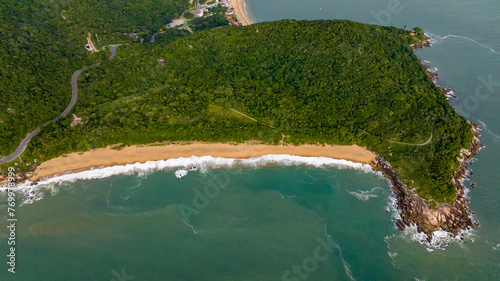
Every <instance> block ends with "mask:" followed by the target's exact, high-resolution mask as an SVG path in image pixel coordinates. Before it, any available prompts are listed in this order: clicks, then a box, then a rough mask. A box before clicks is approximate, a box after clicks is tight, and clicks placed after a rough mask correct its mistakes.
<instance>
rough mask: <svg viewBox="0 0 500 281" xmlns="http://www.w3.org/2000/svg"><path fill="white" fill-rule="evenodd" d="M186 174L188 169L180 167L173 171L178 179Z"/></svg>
mask: <svg viewBox="0 0 500 281" xmlns="http://www.w3.org/2000/svg"><path fill="white" fill-rule="evenodd" d="M187 174H188V171H187V170H184V169H181V170H177V171H175V176H176V177H177V178H178V179H182V178H183V177H185V176H187Z"/></svg>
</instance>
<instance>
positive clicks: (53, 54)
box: [0, 0, 188, 156]
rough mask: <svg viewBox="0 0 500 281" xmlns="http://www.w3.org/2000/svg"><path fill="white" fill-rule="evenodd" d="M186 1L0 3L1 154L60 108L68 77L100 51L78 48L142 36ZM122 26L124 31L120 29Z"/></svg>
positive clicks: (176, 13)
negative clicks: (90, 40) (91, 41)
mask: <svg viewBox="0 0 500 281" xmlns="http://www.w3.org/2000/svg"><path fill="white" fill-rule="evenodd" d="M187 7H188V0H150V1H140V0H104V1H103V0H100V1H97V0H28V1H26V0H12V1H2V3H1V4H0V40H1V42H2V44H1V45H0V82H1V83H0V155H2V156H6V155H8V154H10V153H12V152H13V151H14V150H15V148H16V147H17V145H18V144H19V143H20V141H21V139H22V138H24V137H25V136H26V135H27V134H28V133H29V132H31V131H32V130H34V129H35V128H37V127H38V126H40V125H41V124H43V123H45V122H46V121H49V120H51V119H52V118H54V117H56V116H57V115H58V114H60V113H61V112H62V111H63V110H64V109H65V108H66V107H67V106H68V103H69V101H70V99H71V84H70V78H71V75H72V74H73V72H74V71H75V70H77V69H80V68H82V67H83V66H85V65H91V64H94V63H97V62H99V61H101V60H103V59H104V58H105V52H102V51H101V52H99V53H94V54H91V53H90V52H88V51H87V50H85V48H84V46H85V44H86V43H87V40H86V38H87V36H88V32H90V33H91V36H92V40H93V41H94V44H95V45H96V47H97V48H99V49H101V48H102V47H103V46H105V45H107V44H110V43H115V44H116V43H123V42H130V41H134V40H136V38H135V36H134V37H130V36H129V34H130V33H137V35H138V37H137V38H138V39H137V41H140V38H141V37H145V38H146V39H149V37H150V35H151V34H153V32H156V31H158V30H159V29H160V28H161V27H162V25H164V24H167V23H169V22H170V21H171V19H172V18H174V17H177V16H179V15H180V14H181V13H182V12H183V11H184V10H185V9H186V8H187ZM124 33H125V34H124Z"/></svg>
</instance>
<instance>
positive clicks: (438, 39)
mask: <svg viewBox="0 0 500 281" xmlns="http://www.w3.org/2000/svg"><path fill="white" fill-rule="evenodd" d="M425 35H426V36H427V37H429V38H430V39H429V42H430V43H431V46H432V45H434V44H440V43H442V42H444V40H446V39H448V38H456V39H463V40H467V41H470V42H473V43H474V44H476V45H478V46H481V47H483V48H486V49H488V50H490V51H491V52H492V53H494V54H497V55H498V54H499V53H498V52H497V51H496V50H495V49H493V48H491V47H490V46H488V45H485V44H482V43H479V42H477V41H476V40H474V39H472V38H469V37H465V36H460V35H454V34H448V35H446V36H439V35H435V34H427V33H425Z"/></svg>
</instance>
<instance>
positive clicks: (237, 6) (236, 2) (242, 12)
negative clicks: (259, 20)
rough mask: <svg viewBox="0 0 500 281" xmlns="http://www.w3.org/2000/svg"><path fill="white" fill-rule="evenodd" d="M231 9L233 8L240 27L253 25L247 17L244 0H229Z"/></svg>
mask: <svg viewBox="0 0 500 281" xmlns="http://www.w3.org/2000/svg"><path fill="white" fill-rule="evenodd" d="M231 7H233V9H234V13H235V14H236V17H237V18H238V21H239V22H240V23H241V24H242V25H250V24H252V23H253V22H252V21H251V20H250V18H249V17H248V13H247V9H246V7H245V1H244V0H231Z"/></svg>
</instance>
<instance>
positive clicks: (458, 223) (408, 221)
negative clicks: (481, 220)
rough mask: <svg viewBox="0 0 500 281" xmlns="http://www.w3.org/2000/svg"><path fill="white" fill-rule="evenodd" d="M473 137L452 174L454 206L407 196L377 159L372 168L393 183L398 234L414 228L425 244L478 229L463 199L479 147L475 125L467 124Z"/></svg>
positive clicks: (394, 175)
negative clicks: (438, 235)
mask: <svg viewBox="0 0 500 281" xmlns="http://www.w3.org/2000/svg"><path fill="white" fill-rule="evenodd" d="M469 124H470V125H471V127H472V131H473V133H474V138H473V141H472V143H471V144H470V146H469V149H462V151H461V153H460V154H461V158H460V159H458V160H459V161H460V167H459V169H458V170H457V171H456V172H455V174H454V176H453V178H452V179H451V181H452V182H453V184H454V185H455V186H456V188H457V196H456V197H455V199H454V200H453V205H450V204H446V203H444V204H440V205H438V206H437V207H435V208H432V207H431V204H430V203H426V202H425V201H424V200H423V199H422V198H420V197H419V196H418V194H416V193H415V192H408V190H407V188H406V185H405V184H404V183H403V182H401V181H400V180H399V178H398V174H397V173H396V171H395V170H394V169H393V168H392V167H391V165H390V164H389V163H388V162H387V161H385V160H384V159H383V158H382V157H380V156H378V157H377V159H376V160H375V162H374V163H373V164H372V166H373V168H374V169H375V170H376V171H380V172H382V173H383V174H384V175H385V176H386V177H387V178H388V179H389V180H390V181H391V183H392V185H393V187H394V192H395V193H396V199H397V207H398V209H399V210H400V212H401V219H398V220H397V221H396V225H397V227H398V228H399V229H400V230H404V229H405V228H406V227H407V226H410V225H416V226H417V230H418V232H423V233H425V234H426V235H427V237H428V240H431V239H432V235H433V232H434V231H436V230H440V229H442V230H445V231H448V232H450V233H452V234H453V236H456V235H457V234H458V233H459V231H460V230H462V229H469V228H474V227H475V226H477V225H478V223H477V222H475V221H473V219H472V217H471V215H472V212H471V211H470V210H469V208H468V204H470V202H469V201H467V200H466V199H465V186H464V185H463V181H464V180H465V179H466V177H467V173H466V171H467V170H468V169H469V167H468V164H469V163H470V161H471V160H472V158H473V157H474V155H476V154H477V152H478V151H479V149H480V148H481V147H482V143H481V141H480V140H479V137H480V128H479V126H478V125H477V124H472V123H470V122H469Z"/></svg>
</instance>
